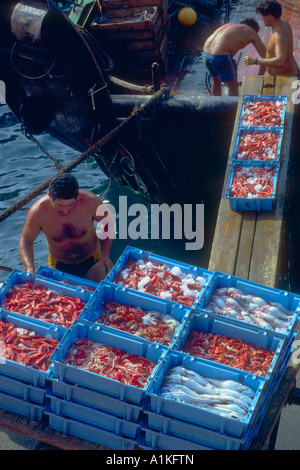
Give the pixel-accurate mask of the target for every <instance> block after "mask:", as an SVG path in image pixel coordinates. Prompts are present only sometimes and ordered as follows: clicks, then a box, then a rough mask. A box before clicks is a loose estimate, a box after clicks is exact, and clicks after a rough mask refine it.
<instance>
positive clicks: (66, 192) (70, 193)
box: [49, 173, 79, 201]
mask: <svg viewBox="0 0 300 470" xmlns="http://www.w3.org/2000/svg"><path fill="white" fill-rule="evenodd" d="M78 190H79V184H78V181H77V179H76V178H75V176H73V175H70V174H69V173H63V174H62V175H58V176H56V177H55V178H54V179H53V180H52V181H51V183H50V185H49V195H50V198H51V199H52V201H55V199H73V198H75V199H76V198H77V195H78Z"/></svg>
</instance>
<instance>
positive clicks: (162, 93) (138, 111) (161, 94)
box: [0, 85, 169, 222]
mask: <svg viewBox="0 0 300 470" xmlns="http://www.w3.org/2000/svg"><path fill="white" fill-rule="evenodd" d="M168 96H169V89H168V88H167V87H166V86H165V85H163V86H162V88H161V89H160V90H159V91H158V92H157V93H155V94H154V95H153V96H152V97H151V98H150V99H149V101H147V102H146V103H143V104H142V105H140V106H139V107H137V108H134V109H133V110H132V112H131V114H130V115H129V116H128V117H127V118H126V119H125V120H124V121H123V122H121V123H120V124H118V125H117V126H116V127H115V128H114V129H112V130H111V131H110V132H109V133H108V134H106V135H105V136H104V137H102V139H100V140H99V141H98V142H96V143H95V144H94V145H92V146H91V147H89V148H88V149H87V150H85V151H84V152H83V153H82V154H81V155H79V156H78V157H77V158H75V160H73V161H72V162H71V163H69V164H68V165H66V166H65V167H63V168H61V169H60V170H59V171H58V172H57V173H56V174H55V175H53V176H52V177H51V178H49V179H48V180H47V181H45V182H44V183H42V184H41V185H40V186H39V187H38V188H36V189H34V190H33V191H31V192H30V193H29V194H27V195H26V196H25V197H23V199H21V200H20V201H18V202H17V203H16V204H14V205H13V206H11V207H9V208H8V209H6V210H5V211H4V212H2V214H0V222H2V221H3V220H5V219H7V218H8V217H9V216H10V215H12V214H14V213H15V212H17V211H18V210H19V209H21V207H23V206H25V205H26V204H28V203H29V202H31V201H32V200H33V199H35V198H36V197H37V196H39V195H40V194H41V193H42V192H43V191H45V190H46V189H47V188H48V186H49V185H50V183H51V181H52V180H53V179H54V178H55V177H56V176H57V175H59V174H61V173H65V172H68V171H72V170H73V169H74V168H76V167H77V166H78V165H79V164H80V163H82V162H84V161H85V160H86V159H87V158H89V157H92V156H93V154H94V153H96V152H98V151H99V150H101V149H102V148H103V147H105V146H106V145H107V144H108V143H109V141H110V140H112V139H113V138H114V137H116V136H117V135H118V134H119V132H120V131H121V130H122V129H123V128H124V127H126V126H127V125H128V124H129V123H130V122H131V121H132V120H133V119H135V118H137V117H139V116H141V115H142V114H143V113H144V111H145V109H146V108H148V107H150V106H151V105H153V104H154V103H155V102H156V101H159V100H162V99H166V98H168Z"/></svg>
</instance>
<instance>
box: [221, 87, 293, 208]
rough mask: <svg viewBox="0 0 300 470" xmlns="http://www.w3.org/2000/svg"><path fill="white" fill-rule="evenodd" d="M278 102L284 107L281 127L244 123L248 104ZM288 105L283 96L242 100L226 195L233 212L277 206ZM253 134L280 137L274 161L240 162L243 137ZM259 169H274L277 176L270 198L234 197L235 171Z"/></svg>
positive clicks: (246, 97) (254, 96) (249, 97)
mask: <svg viewBox="0 0 300 470" xmlns="http://www.w3.org/2000/svg"><path fill="white" fill-rule="evenodd" d="M270 101H273V102H277V103H280V104H282V105H283V108H282V112H281V124H280V125H273V126H270V125H269V126H260V125H259V124H256V125H255V126H254V125H252V126H251V125H249V124H244V123H243V116H244V113H245V105H246V104H247V103H255V102H270ZM286 103H287V97H286V96H282V95H280V96H279V95H243V98H242V105H241V110H240V115H239V119H238V127H237V133H236V138H235V143H234V147H233V154H232V164H231V172H230V176H229V180H228V184H227V189H226V193H225V198H226V199H228V200H229V206H230V208H231V209H232V210H234V211H238V210H254V211H257V212H259V211H262V210H272V208H273V205H274V204H275V200H276V189H277V181H278V175H279V168H280V152H281V144H282V138H283V133H284V118H285V110H286ZM253 132H261V133H273V134H276V135H278V136H279V142H278V147H277V154H276V158H275V160H274V161H267V160H264V161H258V160H247V159H246V158H245V159H244V160H242V161H241V160H239V159H238V157H237V149H238V145H239V141H240V139H241V137H242V136H243V135H245V134H248V135H251V134H252V133H253ZM265 152H266V153H267V152H268V148H266V150H265ZM257 167H264V168H266V169H270V170H271V169H274V170H275V175H274V178H273V191H272V195H271V196H270V197H261V198H257V197H234V196H231V195H230V188H231V186H232V182H233V178H234V174H235V171H236V170H237V169H238V168H241V169H242V170H244V169H245V170H246V169H247V168H249V169H252V168H257Z"/></svg>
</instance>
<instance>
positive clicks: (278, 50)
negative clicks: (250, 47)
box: [244, 35, 288, 67]
mask: <svg viewBox="0 0 300 470" xmlns="http://www.w3.org/2000/svg"><path fill="white" fill-rule="evenodd" d="M287 51H288V44H287V41H286V40H285V38H284V37H283V36H282V35H277V36H276V42H275V55H274V57H270V58H268V59H266V58H265V57H251V56H246V57H245V58H244V62H245V64H246V65H253V64H259V65H260V66H263V67H282V66H283V65H284V64H285V63H286V57H287Z"/></svg>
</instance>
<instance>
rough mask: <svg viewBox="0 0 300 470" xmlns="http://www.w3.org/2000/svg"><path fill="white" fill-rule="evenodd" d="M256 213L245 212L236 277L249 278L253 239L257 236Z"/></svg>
mask: <svg viewBox="0 0 300 470" xmlns="http://www.w3.org/2000/svg"><path fill="white" fill-rule="evenodd" d="M256 216H257V214H256V212H253V211H244V214H243V221H242V229H241V233H240V241H239V247H238V253H237V260H236V267H235V272H234V274H235V276H237V277H241V278H243V279H248V278H249V271H250V266H251V259H252V248H253V239H254V236H255V226H256Z"/></svg>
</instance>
